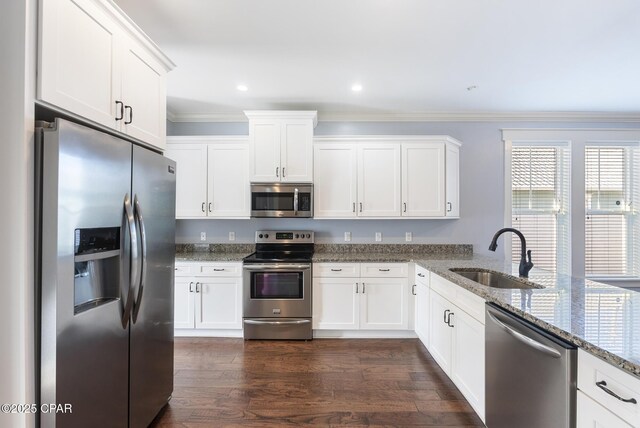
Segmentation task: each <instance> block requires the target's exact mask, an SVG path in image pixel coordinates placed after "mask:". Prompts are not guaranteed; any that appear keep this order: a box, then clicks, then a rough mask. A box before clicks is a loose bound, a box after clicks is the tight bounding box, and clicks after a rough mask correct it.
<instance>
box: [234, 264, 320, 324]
mask: <svg viewBox="0 0 640 428" xmlns="http://www.w3.org/2000/svg"><path fill="white" fill-rule="evenodd" d="M243 271H244V281H243V283H244V305H243V309H244V310H243V316H244V317H245V318H294V317H302V318H309V317H311V264H306V263H303V264H298V263H295V264H293V263H292V264H289V263H273V264H271V263H265V264H247V265H244V268H243Z"/></svg>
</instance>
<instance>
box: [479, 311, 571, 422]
mask: <svg viewBox="0 0 640 428" xmlns="http://www.w3.org/2000/svg"><path fill="white" fill-rule="evenodd" d="M485 317H486V319H485V323H486V331H485V369H486V381H485V391H486V404H485V405H486V409H485V410H486V421H487V427H488V428H514V427H518V428H547V427H553V428H573V427H575V426H576V414H575V413H576V412H575V409H576V369H577V352H576V348H575V346H573V345H571V344H569V343H567V342H565V341H564V340H561V339H559V338H557V337H555V336H553V335H551V334H550V333H548V332H546V331H544V330H541V329H539V328H538V327H536V326H534V325H533V324H530V323H529V322H527V321H525V320H523V319H521V318H519V317H516V316H515V315H513V314H511V313H509V312H507V311H505V310H503V309H501V308H499V307H497V306H496V305H493V304H491V303H487V306H486V312H485Z"/></svg>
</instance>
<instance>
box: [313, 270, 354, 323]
mask: <svg viewBox="0 0 640 428" xmlns="http://www.w3.org/2000/svg"><path fill="white" fill-rule="evenodd" d="M359 287H360V284H359V279H358V278H313V328H314V329H319V330H354V329H357V328H358V327H359V321H360V318H359V312H360V291H361V290H360V289H359Z"/></svg>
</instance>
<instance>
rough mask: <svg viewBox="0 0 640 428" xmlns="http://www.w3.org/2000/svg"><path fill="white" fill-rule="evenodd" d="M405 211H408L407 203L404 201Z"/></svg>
mask: <svg viewBox="0 0 640 428" xmlns="http://www.w3.org/2000/svg"><path fill="white" fill-rule="evenodd" d="M404 212H407V203H406V202H405V203H404Z"/></svg>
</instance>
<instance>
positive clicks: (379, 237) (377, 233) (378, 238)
mask: <svg viewBox="0 0 640 428" xmlns="http://www.w3.org/2000/svg"><path fill="white" fill-rule="evenodd" d="M376 242H382V232H376Z"/></svg>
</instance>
